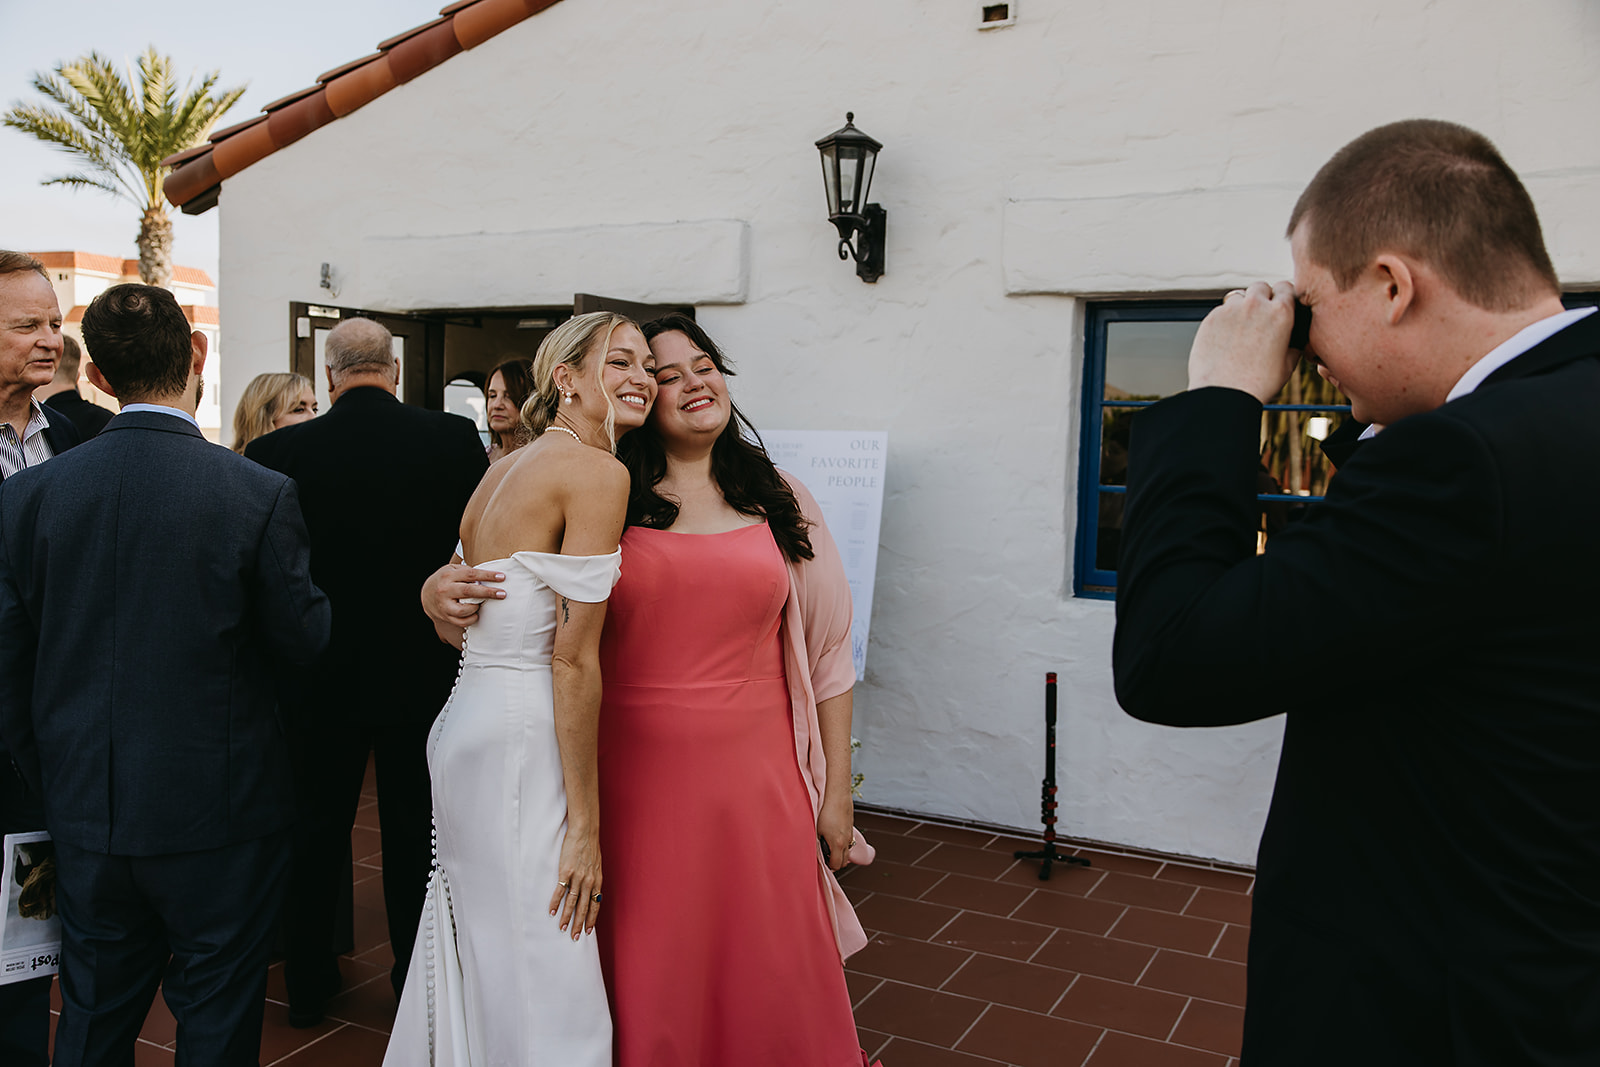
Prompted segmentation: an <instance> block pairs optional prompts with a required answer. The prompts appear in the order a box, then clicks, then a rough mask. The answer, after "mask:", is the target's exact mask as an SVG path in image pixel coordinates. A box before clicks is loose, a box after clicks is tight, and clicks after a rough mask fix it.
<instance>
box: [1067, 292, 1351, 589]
mask: <svg viewBox="0 0 1600 1067" xmlns="http://www.w3.org/2000/svg"><path fill="white" fill-rule="evenodd" d="M1217 303H1218V301H1216V300H1168V301H1160V302H1155V301H1139V302H1136V301H1115V302H1111V301H1106V302H1096V303H1091V304H1089V305H1088V308H1087V317H1086V322H1085V345H1084V349H1085V352H1084V378H1083V406H1084V419H1083V427H1084V429H1083V440H1082V443H1081V445H1080V449H1079V456H1080V468H1079V477H1078V485H1079V493H1078V503H1079V508H1078V544H1077V553H1076V561H1077V565H1076V567H1075V568H1074V577H1073V584H1074V586H1075V588H1076V592H1077V594H1078V595H1079V596H1085V597H1098V598H1101V599H1107V600H1109V599H1112V598H1114V597H1115V596H1116V589H1117V549H1118V546H1119V544H1120V541H1121V535H1122V508H1123V503H1124V500H1125V499H1126V495H1127V477H1126V475H1127V467H1128V429H1129V425H1130V423H1131V422H1132V420H1133V416H1134V414H1135V413H1136V412H1137V411H1138V410H1139V409H1140V408H1146V407H1149V406H1150V405H1151V404H1154V403H1155V402H1156V401H1157V400H1160V399H1161V398H1163V397H1167V396H1171V395H1172V394H1174V393H1181V392H1182V391H1183V390H1184V389H1185V388H1186V387H1187V385H1188V364H1189V347H1190V345H1191V344H1193V342H1194V335H1195V331H1196V330H1198V329H1199V328H1200V320H1201V319H1203V318H1205V317H1206V313H1207V312H1209V311H1210V310H1211V309H1212V308H1214V307H1216V306H1217ZM1349 411H1350V406H1349V403H1348V401H1346V400H1345V398H1344V397H1343V396H1342V395H1341V394H1340V393H1339V392H1338V391H1337V390H1335V389H1334V388H1333V386H1331V385H1329V384H1328V383H1327V382H1326V381H1324V380H1323V379H1322V377H1321V376H1320V375H1319V374H1317V372H1316V368H1315V367H1313V366H1311V365H1310V364H1302V365H1301V367H1300V370H1299V371H1298V372H1297V373H1296V374H1295V376H1294V377H1293V378H1291V379H1290V380H1289V383H1288V384H1287V385H1285V386H1284V389H1283V392H1282V393H1280V394H1279V395H1278V396H1276V397H1273V400H1272V403H1270V404H1268V405H1267V406H1266V410H1265V411H1263V412H1262V415H1261V470H1260V472H1259V474H1258V475H1257V488H1258V490H1259V492H1258V493H1257V495H1256V499H1257V500H1258V501H1259V502H1260V506H1261V518H1260V536H1259V540H1258V546H1264V545H1265V544H1266V539H1267V538H1268V537H1270V536H1271V535H1272V534H1273V533H1275V532H1277V531H1278V530H1280V529H1282V528H1283V527H1284V526H1285V525H1286V524H1287V523H1290V522H1293V521H1295V520H1296V519H1298V518H1299V517H1300V516H1301V515H1302V514H1303V513H1304V511H1305V509H1306V507H1307V506H1308V505H1309V504H1311V503H1314V502H1315V501H1318V500H1321V499H1322V494H1323V492H1324V491H1325V490H1326V489H1327V486H1328V478H1329V476H1330V475H1331V474H1332V473H1333V466H1332V464H1330V463H1329V462H1328V460H1327V457H1325V456H1324V455H1323V454H1322V449H1321V447H1320V444H1321V441H1322V440H1323V439H1324V438H1326V437H1327V436H1328V434H1330V433H1331V432H1333V430H1334V428H1335V427H1337V426H1338V425H1339V423H1340V422H1341V421H1342V420H1343V419H1344V418H1345V417H1346V416H1347V414H1348V412H1349Z"/></svg>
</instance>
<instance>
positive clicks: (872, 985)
mask: <svg viewBox="0 0 1600 1067" xmlns="http://www.w3.org/2000/svg"><path fill="white" fill-rule="evenodd" d="M882 982H883V979H882V978H879V977H878V976H877V975H875V974H863V973H861V972H860V971H852V970H849V969H848V968H847V969H846V970H845V972H844V984H845V987H846V988H847V989H849V990H850V1006H851V1007H855V1006H856V1005H857V1004H860V1003H861V1002H862V1001H863V1000H865V999H867V995H868V994H869V993H871V992H872V991H873V990H874V989H877V988H878V986H879V985H881V984H882Z"/></svg>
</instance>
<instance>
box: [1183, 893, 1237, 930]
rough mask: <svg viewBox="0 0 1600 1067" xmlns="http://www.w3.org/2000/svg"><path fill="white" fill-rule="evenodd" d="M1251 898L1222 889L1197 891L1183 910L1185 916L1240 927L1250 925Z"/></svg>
mask: <svg viewBox="0 0 1600 1067" xmlns="http://www.w3.org/2000/svg"><path fill="white" fill-rule="evenodd" d="M1250 902H1251V898H1250V897H1247V896H1245V895H1244V894H1243V893H1232V892H1228V891H1227V890H1223V889H1204V888H1201V889H1197V890H1195V893H1194V899H1193V900H1191V901H1189V906H1188V907H1187V908H1184V909H1183V913H1184V914H1185V915H1198V916H1200V917H1201V918H1204V919H1219V920H1221V921H1222V922H1226V923H1236V924H1238V925H1240V926H1249V925H1250Z"/></svg>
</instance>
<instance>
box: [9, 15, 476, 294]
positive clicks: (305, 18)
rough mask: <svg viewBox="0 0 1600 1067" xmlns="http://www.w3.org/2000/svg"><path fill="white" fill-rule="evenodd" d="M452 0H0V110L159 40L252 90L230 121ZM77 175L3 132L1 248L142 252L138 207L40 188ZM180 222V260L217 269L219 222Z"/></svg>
mask: <svg viewBox="0 0 1600 1067" xmlns="http://www.w3.org/2000/svg"><path fill="white" fill-rule="evenodd" d="M445 2H446V0H332V2H329V0H211V2H210V3H203V4H196V3H194V0H181V2H180V0H138V2H130V0H27V2H22V0H0V41H3V42H5V48H4V51H5V62H4V64H0V106H4V107H6V108H9V107H10V106H11V105H13V104H15V103H19V102H23V103H30V102H41V101H42V99H43V98H42V97H40V96H39V95H38V93H37V92H35V91H34V89H33V85H32V81H33V75H34V73H35V72H37V71H49V70H53V69H54V68H55V66H56V65H57V64H58V63H61V62H63V61H66V60H71V59H76V58H78V57H79V56H82V55H84V54H86V53H88V52H89V51H91V50H93V51H97V52H99V53H101V54H102V55H104V56H107V57H108V58H110V59H111V60H112V61H113V62H115V63H117V64H118V65H126V63H127V61H128V60H130V59H131V58H132V57H134V56H136V55H137V54H138V53H139V52H141V51H143V50H144V48H145V46H147V45H151V44H154V45H155V46H156V48H157V50H159V51H161V52H164V53H166V54H167V55H170V56H171V57H172V58H173V60H174V64H175V66H176V69H177V70H178V71H179V72H180V75H181V77H182V78H183V79H184V80H187V79H188V78H189V77H190V75H191V74H195V73H206V72H209V71H212V70H219V71H221V73H222V76H221V78H220V79H219V81H218V85H219V86H223V87H227V86H235V85H241V84H247V85H248V87H249V88H248V89H247V91H246V92H245V94H244V96H243V97H241V98H240V99H239V102H238V103H237V104H235V105H233V108H232V110H230V111H229V112H228V113H227V114H226V115H224V116H223V117H222V119H221V120H219V122H218V124H217V125H218V128H219V129H220V128H223V127H227V126H231V125H233V124H234V123H236V122H242V121H244V120H245V119H248V118H250V117H251V116H253V115H256V114H258V113H260V110H261V107H262V105H264V104H269V103H271V102H272V101H274V100H276V99H278V98H279V97H281V96H286V95H288V94H289V93H291V92H294V91H295V90H297V89H301V88H304V87H306V86H308V85H311V84H313V83H315V81H316V78H317V75H319V74H321V73H322V72H323V71H326V70H331V69H332V68H334V67H337V66H339V65H341V64H343V63H346V62H348V61H350V60H352V59H356V58H358V57H360V56H363V55H366V54H368V53H370V52H372V51H374V50H375V47H376V45H377V43H378V42H379V41H382V40H385V39H387V38H389V37H392V36H394V35H395V34H396V33H399V32H401V31H402V30H406V29H410V28H411V27H412V26H416V25H419V24H421V23H424V22H428V21H431V20H432V19H433V18H434V17H436V16H437V15H438V12H439V8H440V7H442V6H443V5H444V3H445ZM73 169H75V168H74V167H73V165H72V160H71V159H70V157H68V156H67V155H65V154H64V153H61V152H59V151H57V150H55V149H52V148H50V147H48V146H46V145H45V144H43V143H42V142H39V141H36V140H34V139H33V138H32V137H29V136H27V135H26V134H23V133H20V132H18V131H16V130H12V129H5V128H0V248H12V249H21V250H25V251H30V252H55V251H67V250H75V251H80V252H97V253H101V254H103V255H121V256H124V257H127V258H133V257H135V256H137V255H138V251H137V249H136V248H135V247H134V238H135V237H137V235H138V232H139V211H138V209H137V208H135V207H134V206H133V205H132V204H131V203H129V202H128V201H125V200H119V199H116V198H113V197H112V196H111V195H110V194H108V193H102V192H99V191H97V190H92V189H85V190H74V189H71V188H69V187H66V186H43V185H40V184H39V183H40V181H41V180H42V179H44V178H49V177H54V176H57V175H60V174H65V173H68V172H69V171H71V170H73ZM171 210H172V215H173V241H174V247H173V257H174V260H175V261H176V262H177V263H180V264H183V265H185V266H192V267H199V268H201V269H202V270H204V271H206V272H207V273H209V274H210V275H211V276H212V278H213V279H215V278H216V274H217V215H218V212H217V211H216V209H215V208H213V209H212V210H211V211H208V212H207V213H205V214H204V215H198V216H189V215H184V214H183V213H182V212H180V211H178V210H177V209H175V208H174V209H171Z"/></svg>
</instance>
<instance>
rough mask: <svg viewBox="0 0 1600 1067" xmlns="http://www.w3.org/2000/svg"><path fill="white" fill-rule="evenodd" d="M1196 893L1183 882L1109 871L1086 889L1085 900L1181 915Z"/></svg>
mask: <svg viewBox="0 0 1600 1067" xmlns="http://www.w3.org/2000/svg"><path fill="white" fill-rule="evenodd" d="M1196 892H1197V890H1196V889H1195V887H1194V886H1192V885H1188V884H1186V883H1184V882H1160V881H1157V880H1156V879H1154V878H1142V877H1140V876H1138V875H1132V874H1122V873H1120V872H1118V871H1111V872H1109V873H1107V874H1106V876H1105V877H1104V878H1103V879H1101V880H1100V884H1099V885H1097V886H1095V887H1094V889H1092V890H1090V892H1089V899H1090V900H1106V901H1112V902H1114V903H1117V904H1133V905H1136V906H1137V907H1141V908H1155V909H1157V910H1160V911H1171V912H1181V911H1183V909H1184V907H1185V906H1186V905H1187V904H1188V903H1189V900H1190V898H1192V897H1193V896H1194V895H1195V893H1196Z"/></svg>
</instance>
